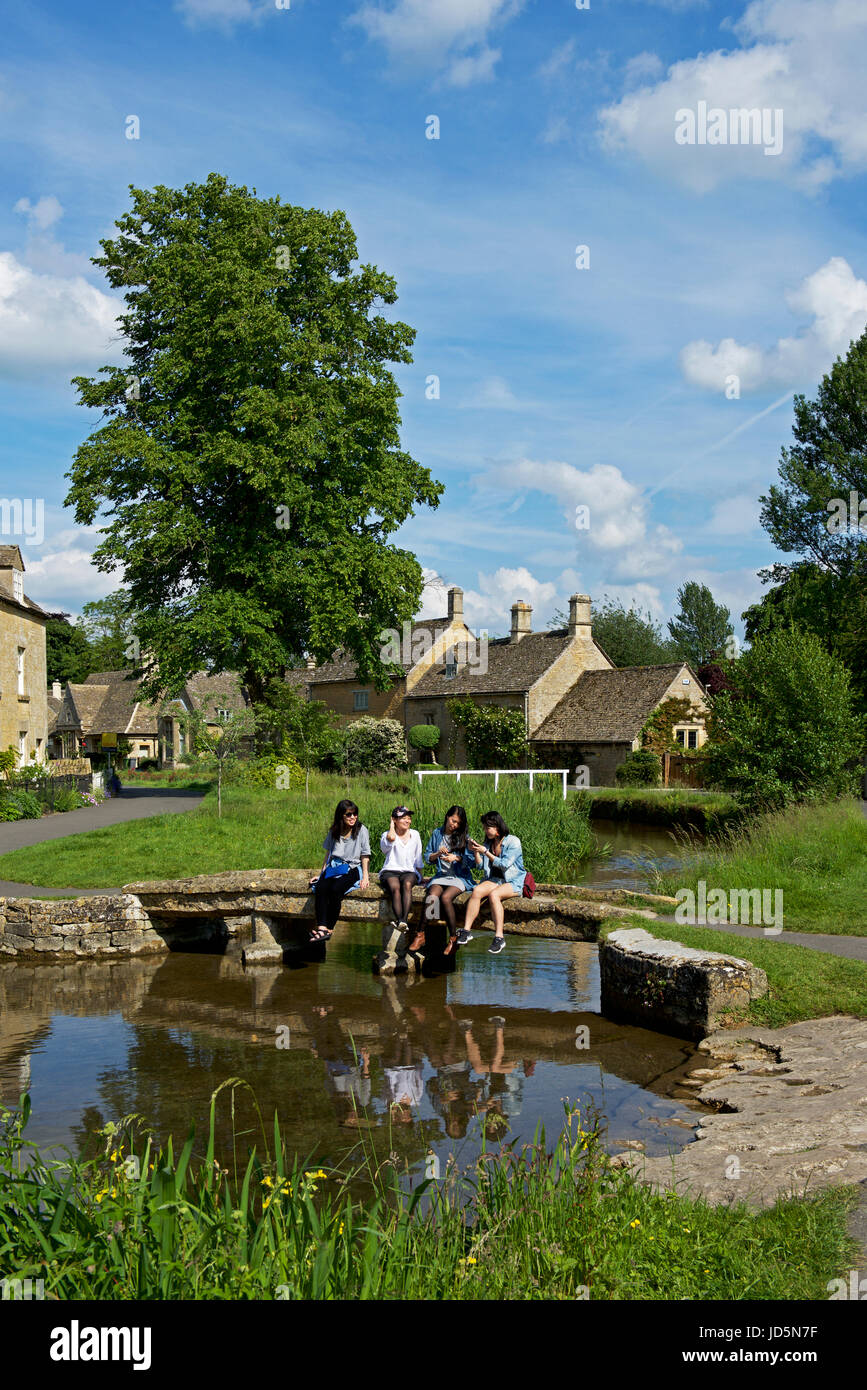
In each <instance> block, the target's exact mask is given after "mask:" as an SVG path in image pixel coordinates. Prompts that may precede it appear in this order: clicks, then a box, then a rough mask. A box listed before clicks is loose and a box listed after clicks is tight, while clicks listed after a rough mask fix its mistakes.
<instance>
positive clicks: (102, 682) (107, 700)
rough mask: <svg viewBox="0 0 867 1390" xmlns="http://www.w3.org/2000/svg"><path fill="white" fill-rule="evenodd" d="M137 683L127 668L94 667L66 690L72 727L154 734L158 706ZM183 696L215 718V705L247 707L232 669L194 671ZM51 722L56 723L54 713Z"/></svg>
mask: <svg viewBox="0 0 867 1390" xmlns="http://www.w3.org/2000/svg"><path fill="white" fill-rule="evenodd" d="M139 684H140V678H139V677H132V678H131V677H130V672H129V671H97V672H94V673H93V674H91V675H89V676H88V677H87V679H86V680H85V681H84V682H82V684H80V685H76V684H72V683H70V684H69V685H68V686H67V690H68V692H69V696H70V699H71V701H72V706H73V710H74V713H75V715H76V716H77V720H76V721H74V722H73V723H72V725H71V727H74V728H80V730H81V732H82V734H104V733H117V734H130V735H132V736H133V737H136V736H137V737H140V738H145V737H147V738H156V736H157V734H158V732H159V729H158V719H159V709H160V707H159V706H158V705H156V704H154V703H153V702H152V701H149V700H140V699H139V698H138V688H139ZM183 696H184V697H185V698H184V701H183V703H184V704H185V705H186V706H187V707H194V708H196V709H199V710H201V711H202V713H203V714H204V716H205V718H206V719H209V718H210V719H213V720H214V722H216V710H217V709H228V710H236V709H244V708H245V707H246V702H245V700H244V695H243V692H242V690H241V683H240V681H239V679H238V677H237V675H235V673H234V672H232V671H221V672H219V673H218V674H217V675H214V676H207V675H205V674H204V672H197V673H196V674H195V675H194V676H191V677H190V679H189V680H188V681H187V683H186V685H185V686H184V690H183ZM58 710H59V706H58ZM54 725H55V727H58V725H57V718H56V716H55V719H54ZM59 727H60V728H68V727H70V721H69V720H68V719H67V720H65V721H63V722H62V723H61V724H60V725H59Z"/></svg>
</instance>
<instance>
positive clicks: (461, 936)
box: [458, 927, 474, 946]
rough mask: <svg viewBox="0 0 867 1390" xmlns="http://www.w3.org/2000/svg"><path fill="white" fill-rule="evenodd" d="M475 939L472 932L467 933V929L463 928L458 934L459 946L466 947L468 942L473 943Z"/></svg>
mask: <svg viewBox="0 0 867 1390" xmlns="http://www.w3.org/2000/svg"><path fill="white" fill-rule="evenodd" d="M473 939H474V938H473V934H472V932H469V931H467V930H466V928H465V927H461V929H460V931H459V932H458V945H459V946H466V944H467V942H468V941H472V940H473Z"/></svg>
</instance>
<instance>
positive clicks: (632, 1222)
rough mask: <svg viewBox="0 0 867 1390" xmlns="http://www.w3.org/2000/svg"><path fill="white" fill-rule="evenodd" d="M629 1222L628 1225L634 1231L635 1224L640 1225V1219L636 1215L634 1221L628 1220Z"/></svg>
mask: <svg viewBox="0 0 867 1390" xmlns="http://www.w3.org/2000/svg"><path fill="white" fill-rule="evenodd" d="M629 1224H630V1226H631V1227H632V1229H633V1231H634V1230H635V1228H636V1226H640V1225H641V1222H640V1221H639V1220H638V1218H637V1217H636V1218H635V1220H634V1221H630V1223H629Z"/></svg>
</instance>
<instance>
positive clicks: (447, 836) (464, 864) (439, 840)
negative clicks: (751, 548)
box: [409, 806, 476, 956]
mask: <svg viewBox="0 0 867 1390" xmlns="http://www.w3.org/2000/svg"><path fill="white" fill-rule="evenodd" d="M424 857H425V860H426V861H427V863H428V864H433V865H434V866H435V872H434V876H433V878H432V879H431V880H430V883H429V885H428V890H427V895H426V897H425V903H424V913H423V915H422V921H421V926H420V927H419V929H418V931H417V932H416V934H415V937H414V938H413V940H412V942H411V943H410V946H409V950H411V951H418V950H419V949H420V948H421V947H422V946H423V945H424V940H425V936H424V933H425V924H426V923H427V922H435V921H436V920H437V919H438V918H439V917H440V916H443V917H444V918H445V920H446V924H447V926H448V929H449V940H448V944H447V946H446V948H445V951H444V952H443V954H444V955H446V956H450V955H451V953H452V951H453V950H454V949H455V946H456V945H457V940H458V924H457V922H456V921H455V906H454V904H455V898H456V897H457V896H458V894H459V893H468V892H469V891H470V890H471V889H472V887H473V869H474V867H475V862H476V861H475V858H474V856H473V852H472V850H471V849H470V847H469V844H468V841H467V813H466V811H465V810H464V808H463V806H450V807H449V809H448V810H447V811H446V813H445V817H444V819H443V823H442V827H441V828H437V829H436V830H435V831H434V832H433V834H432V835H431V837H430V839H429V840H428V842H427V844H426V845H425V850H424Z"/></svg>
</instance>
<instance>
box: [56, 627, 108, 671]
mask: <svg viewBox="0 0 867 1390" xmlns="http://www.w3.org/2000/svg"><path fill="white" fill-rule="evenodd" d="M68 617H69V615H68V614H66V613H52V615H51V617H50V618H49V619H48V622H47V623H46V624H45V666H46V676H47V680H48V684H49V685H51V684H52V683H53V682H54V681H60V683H61V684H62V685H65V684H66V682H67V681H73V682H79V681H83V680H84V679H85V677H86V676H89V675H90V673H91V671H94V670H96V669H97V668H96V667H95V666H93V665H92V661H93V655H92V652H91V647H90V643H89V642H88V640H87V637H86V635H85V633H84V631H83V629H82V628H81V627H79V626H78V625H77V624H73V623H71V622H69V621H68ZM102 669H106V670H107V669H108V668H107V667H105V668H102Z"/></svg>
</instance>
